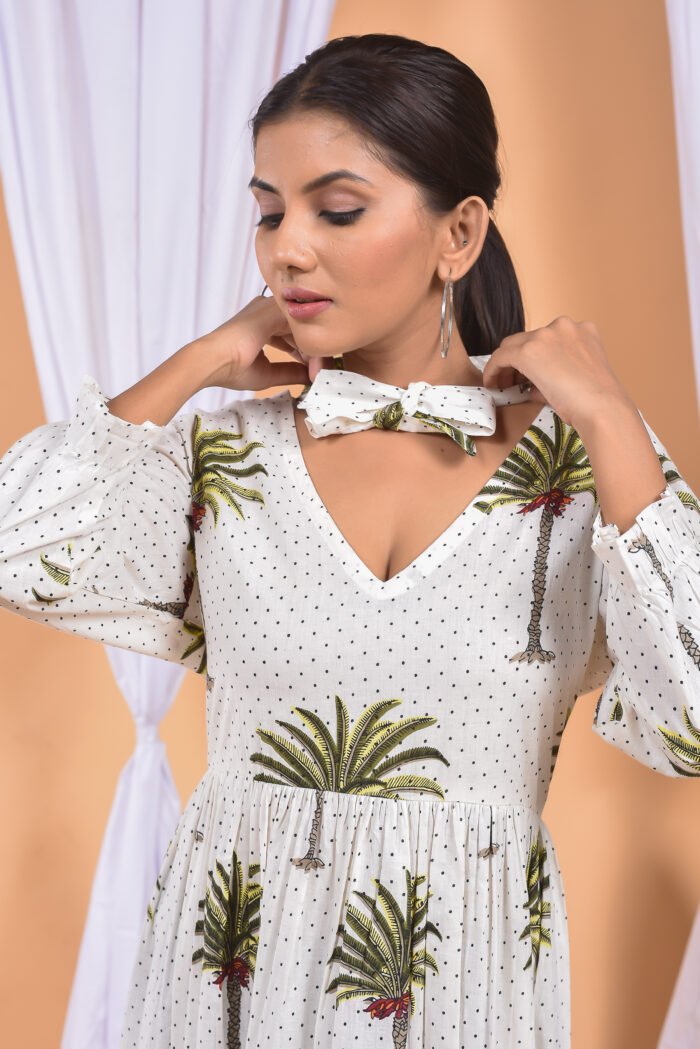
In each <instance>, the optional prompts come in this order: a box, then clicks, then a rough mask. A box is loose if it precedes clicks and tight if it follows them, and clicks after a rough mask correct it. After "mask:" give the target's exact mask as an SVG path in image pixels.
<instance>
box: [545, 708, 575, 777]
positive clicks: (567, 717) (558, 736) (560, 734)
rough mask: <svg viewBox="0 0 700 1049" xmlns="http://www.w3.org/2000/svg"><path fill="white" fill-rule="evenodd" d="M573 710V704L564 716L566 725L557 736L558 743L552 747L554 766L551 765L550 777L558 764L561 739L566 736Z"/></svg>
mask: <svg viewBox="0 0 700 1049" xmlns="http://www.w3.org/2000/svg"><path fill="white" fill-rule="evenodd" d="M573 709H574V708H573V706H572V705H571V704H569V706H568V707H567V708H566V714H565V715H564V724H563V725H562V727H561V728H560V729H559V731H558V732H557V735H556V738H557V742H556V743H555V744H554V745H553V747H552V764H551V767H550V769H549V774H550V776H551V775H552V773H553V772H554V766H555V765H556V763H557V756H558V754H559V746H560V744H561V737H562V736H563V735H564V729H565V728H566V726H567V725H568V723H569V718H570V717H571V711H572V710H573Z"/></svg>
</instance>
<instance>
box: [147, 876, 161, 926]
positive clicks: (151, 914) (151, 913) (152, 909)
mask: <svg viewBox="0 0 700 1049" xmlns="http://www.w3.org/2000/svg"><path fill="white" fill-rule="evenodd" d="M162 890H163V885H162V883H161V880H160V875H158V877H157V878H156V887H155V889H154V890H153V895H152V896H151V899H150V902H149V904H148V907H147V908H146V917H147V918H148V920H149V922H151V924H153V921H154V919H155V916H156V908H157V906H158V900H159V899H160V894H161V892H162Z"/></svg>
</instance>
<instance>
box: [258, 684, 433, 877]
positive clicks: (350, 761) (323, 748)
mask: <svg viewBox="0 0 700 1049" xmlns="http://www.w3.org/2000/svg"><path fill="white" fill-rule="evenodd" d="M401 702H402V701H401V700H400V699H380V700H378V701H377V702H376V703H372V704H370V706H368V707H366V708H365V709H364V710H363V712H362V713H361V714H360V717H359V718H358V719H357V721H356V722H355V724H354V726H353V727H352V728H351V726H350V716H349V714H348V709H347V707H346V705H345V703H344V702H343V700H342V699H341V698H340V696H336V697H335V716H336V727H335V738H333V736H332V734H331V732H330V729H329V728H328V727H327V726H326V725H325V724H324V722H323V721H322V720H321V718H320V717H319V716H318V714H314V713H313V712H312V711H310V710H304V709H303V708H302V707H292V712H293V713H295V714H297V715H298V716H299V717H300V718H301V720H302V721H303V722H304V724H305V725H306V726H307V727H308V728H309V729H310V730H311V735H308V734H307V733H306V732H304V731H303V730H302V729H300V728H299V727H298V726H297V725H294V724H292V723H291V722H288V721H276V722H275V723H276V724H277V725H280V726H281V727H282V728H285V729H287V731H288V732H289V733H290V735H291V736H293V737H294V739H296V740H297V741H298V743H299V744H300V746H296V745H295V744H294V743H291V742H290V741H289V740H287V739H285V738H284V736H281V735H280V734H279V733H277V732H273V731H270V730H268V729H263V728H258V729H257V730H256V731H257V733H258V735H259V736H260V738H261V739H262V740H264V742H266V743H268V744H269V745H270V746H271V747H272V748H273V750H274V751H275V752H276V753H277V754H278V755H279V756H280V758H281V759H282V760H281V761H278V760H277V759H275V758H273V757H272V756H270V755H267V754H260V753H257V754H252V755H251V758H250V760H251V761H255V762H257V763H258V764H260V765H262V766H263V767H264V768H266V769H268V770H269V771H268V772H259V773H258V774H257V775H256V776H254V777H253V778H254V779H256V780H261V781H262V782H264V783H277V784H281V785H290V784H291V785H292V786H295V787H308V788H310V789H311V790H315V791H316V810H315V813H314V817H313V821H312V824H311V831H310V835H309V847H308V850H307V852H306V855H305V856H302V857H299V858H293V859H292V863H293V864H294V865H295V866H297V867H301V868H303V869H304V870H306V871H309V870H316V869H317V868H319V867H324V866H325V864H324V862H323V860H322V859H321V857H320V856H319V855H318V852H317V847H318V838H319V832H320V826H321V814H322V810H323V795H324V791H336V792H340V793H344V794H363V795H372V796H374V797H381V798H394V799H398V798H400V797H401V793H399V792H404V791H423V792H425V793H428V794H435V795H436V796H437V797H439V798H444V796H445V794H444V791H443V789H442V787H441V786H440V785H439V784H438V783H436V782H435V780H432V779H429V778H428V777H427V776H419V775H417V774H415V773H402V774H401V775H398V776H389V775H387V773H389V772H391V771H392V770H393V769H395V768H396V766H397V765H404V764H406V763H407V762H409V761H426V760H427V759H428V758H435V759H437V760H438V761H442V762H443V763H444V764H445V765H449V764H450V763H449V761H448V760H447V758H446V757H445V756H444V755H443V754H442V753H441V752H440V751H439V750H437V749H436V748H435V747H426V746H421V747H409V748H408V749H407V750H401V751H398V752H396V753H392V751H395V750H396V747H398V746H399V745H400V744H401V743H403V741H404V740H405V739H406V737H407V736H409V735H410V734H411V732H416V731H418V730H419V729H423V728H428V726H430V725H434V724H435V723H436V722H437V718H434V717H429V716H427V715H414V716H412V717H406V718H400V719H399V720H398V721H389V720H385V721H382V720H380V719H381V717H382V715H383V714H384V713H385V712H386V711H388V710H391V709H392V707H395V706H398V704H400V703H401Z"/></svg>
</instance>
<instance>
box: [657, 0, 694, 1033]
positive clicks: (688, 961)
mask: <svg viewBox="0 0 700 1049" xmlns="http://www.w3.org/2000/svg"><path fill="white" fill-rule="evenodd" d="M666 22H667V27H668V38H669V47H670V58H671V76H672V81H673V104H674V113H675V127H676V144H677V152H678V175H679V180H680V191H681V214H682V217H683V242H684V248H685V268H686V273H687V279H688V301H689V304H690V326H691V333H692V339H693V356H694V360H695V381H696V391H697V395H698V400H699V401H700V4H698V2H697V0H666ZM699 1046H700V908H699V909H698V911H697V912H696V914H695V921H694V923H693V926H692V929H691V932H690V936H689V939H688V942H687V944H686V949H685V953H684V956H683V961H682V963H681V967H680V970H679V973H678V977H677V980H676V985H675V988H674V992H673V995H672V996H671V1003H670V1006H669V1009H668V1011H667V1014H666V1018H665V1022H664V1026H663V1028H662V1031H661V1037H660V1039H659V1042H658V1049H698V1047H699Z"/></svg>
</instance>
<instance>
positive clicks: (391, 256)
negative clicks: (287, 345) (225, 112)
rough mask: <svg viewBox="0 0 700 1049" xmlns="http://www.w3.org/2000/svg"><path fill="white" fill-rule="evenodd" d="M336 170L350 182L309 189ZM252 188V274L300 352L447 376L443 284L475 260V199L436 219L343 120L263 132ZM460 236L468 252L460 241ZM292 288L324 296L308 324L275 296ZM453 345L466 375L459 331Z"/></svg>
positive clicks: (480, 213) (298, 118)
mask: <svg viewBox="0 0 700 1049" xmlns="http://www.w3.org/2000/svg"><path fill="white" fill-rule="evenodd" d="M340 170H344V171H348V172H352V173H354V175H355V178H351V177H344V178H335V179H333V180H329V181H328V182H326V184H325V185H322V186H318V187H316V188H312V187H309V186H307V184H308V183H311V182H312V181H314V180H316V179H318V178H319V177H320V176H323V175H326V174H328V173H329V172H338V171H340ZM256 180H262V181H264V182H265V183H267V184H268V185H270V186H272V187H274V188H273V189H266V188H263V187H262V186H260V185H259V183H258V184H256ZM251 190H252V192H253V194H254V196H255V198H256V200H257V202H258V204H259V208H260V210H259V217H260V219H261V223H260V224H259V226H258V229H257V233H256V239H255V251H256V256H257V260H258V265H259V267H260V272H261V273H262V275H263V278H264V280H265V282H266V283H267V285H268V287H269V289H270V291H271V293H272V295H273V296H274V298H275V301H276V302H277V304H278V305H279V307H280V309H281V310H282V312H283V313H284V315H285V317H286V318H287V320H288V322H289V326H290V329H291V333H292V336H293V338H294V341H295V343H296V345H297V347H298V348H299V350H300V351H301V353H302V354H304V356H306V357H316V356H323V357H332V356H337V355H338V354H341V353H342V354H349V353H351V352H357V353H358V354H359V355H360V356H359V357H358V358H355V360H356V361H362V360H364V362H365V363H366V364H367V366H369V367H372V369H373V371H372V373H373V374H374V375H375V376H376V377H377V378H380V374H379V372H380V370H381V366H384V367H386V368H387V369H389V371H390V373H391V374H392V376H394V378H396V376H397V370H396V363H397V362H398V361H399V360H401V361H402V362H403V366H402V371H405V372H406V374H408V375H409V376H411V375H416V374H418V372H419V371H421V372H425V371H426V366H428V364H429V363H430V362H433V360H434V358H435V357H436V356H437V358H438V361H439V362H440V368H439V372H440V374H441V375H445V373H446V372H447V371H448V365H447V360H442V359H441V358H440V354H439V339H440V308H441V300H442V294H443V288H444V280H445V278H446V277H447V275H448V270H449V267H450V266H452V277H453V279H455V280H456V279H458V278H459V277H460V276H462V274H463V273H464V272H466V270H467V269H468V268H469V265H468V264H465V263H466V262H467V260H469V259H472V260H473V258H474V257H475V256H478V252H479V250H480V248H481V242H483V237H485V235H486V225H487V224H488V211H487V208H486V205H485V204H484V202H483V201H482V200H480V198H477V197H471V198H469V203H466V204H464V202H463V206H462V209H461V210H460V209H456V211H455V214H451V215H450V216H445V217H441V218H437V217H436V216H435V215H433V214H431V213H430V212H428V211H427V209H426V208H425V207H424V206H423V204H422V203H421V200H420V197H419V195H418V193H417V191H416V189H415V187H414V185H413V184H412V183H410V182H409V181H408V180H406V179H403V178H401V177H399V176H397V175H395V174H394V173H393V172H392V171H390V170H389V169H388V168H387V167H386V166H385V165H384V164H382V163H381V162H380V161H378V160H376V159H373V158H372V157H371V156H370V155H369V153H368V152H367V150H366V149H365V147H364V145H363V141H362V139H361V138H360V137H359V136H358V135H357V133H356V132H355V131H354V130H352V129H351V128H350V127H349V126H348V125H347V124H346V123H345V122H344V121H342V120H340V119H336V118H334V117H333V116H331V115H327V114H320V113H305V114H299V115H295V116H290V117H288V118H285V119H284V120H283V121H281V122H279V123H276V124H267V125H265V126H263V127H262V128H261V130H260V132H259V134H258V138H257V143H256V150H255V172H254V175H253V179H252V180H251ZM484 223H485V224H484ZM482 226H483V228H482ZM464 238H468V239H469V243H470V245H471V248H465V247H463V246H462V240H463V239H464ZM479 238H481V240H480V242H479V243H478V244H476V243H475V241H479ZM438 264H440V276H438V273H437V272H436V271H437V268H438ZM443 271H444V272H443ZM290 285H298V286H301V287H303V288H306V289H308V290H309V291H312V292H315V293H316V294H318V295H321V296H323V297H324V298H329V299H331V300H332V302H331V305H330V306H329V307H327V308H326V309H325V310H323V311H321V312H320V313H318V314H317V315H316V316H315V317H313V318H305V319H299V318H293V317H290V315H289V313H288V310H287V306H286V302H285V299H284V297H283V294H282V293H283V290H284V289H285V288H286V287H288V286H290ZM436 347H437V348H438V349H437V352H436ZM453 347H455V348H454V349H453ZM450 350H451V353H450V355H449V356H451V357H452V362H453V363H452V364H451V365H450V367H452V368H454V367H459V368H460V374H462V375H463V374H464V373H465V371H467V372H468V371H469V369H470V368H471V369H474V366H473V365H471V366H470V365H469V364H468V363H465V362H468V358H467V357H466V352H465V350H464V347H463V345H462V344H461V340H460V338H459V333H458V331H457V326H456V324H455V325H453V329H452V340H451V343H450ZM423 361H425V365H424V364H423ZM346 363H347V362H346ZM433 367H435V365H434V364H433ZM363 370H364V369H363ZM479 374H480V373H479ZM442 381H444V382H449V381H451V380H450V378H448V377H445V378H443V379H442Z"/></svg>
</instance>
